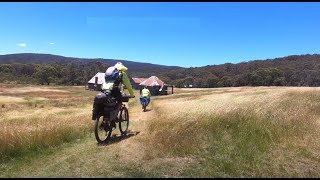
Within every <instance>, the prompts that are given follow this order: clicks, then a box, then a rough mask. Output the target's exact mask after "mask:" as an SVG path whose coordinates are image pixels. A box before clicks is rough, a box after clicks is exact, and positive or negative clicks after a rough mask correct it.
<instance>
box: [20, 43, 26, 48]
mask: <svg viewBox="0 0 320 180" xmlns="http://www.w3.org/2000/svg"><path fill="white" fill-rule="evenodd" d="M18 46H21V47H27V44H26V43H20V44H18Z"/></svg>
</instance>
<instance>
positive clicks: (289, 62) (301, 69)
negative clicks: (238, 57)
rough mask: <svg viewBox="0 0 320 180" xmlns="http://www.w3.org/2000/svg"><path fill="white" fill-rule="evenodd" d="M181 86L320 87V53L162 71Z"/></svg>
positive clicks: (164, 76)
mask: <svg viewBox="0 0 320 180" xmlns="http://www.w3.org/2000/svg"><path fill="white" fill-rule="evenodd" d="M161 76H162V77H163V78H166V81H168V82H170V83H173V84H175V85H176V86H178V87H183V86H184V85H192V86H193V87H232V86H320V55H319V54H313V55H310V54H307V55H292V56H287V57H281V58H275V59H267V60H254V61H249V62H242V63H238V64H231V63H226V64H222V65H210V66H205V67H196V68H187V69H179V70H175V71H171V72H166V73H162V74H161Z"/></svg>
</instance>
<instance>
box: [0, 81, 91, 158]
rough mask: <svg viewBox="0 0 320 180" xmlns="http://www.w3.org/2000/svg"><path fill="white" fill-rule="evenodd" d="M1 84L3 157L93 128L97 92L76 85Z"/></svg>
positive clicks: (48, 145) (39, 147)
mask: <svg viewBox="0 0 320 180" xmlns="http://www.w3.org/2000/svg"><path fill="white" fill-rule="evenodd" d="M17 86H19V87H17ZM55 88H57V87H41V86H30V87H25V88H24V87H20V85H3V84H2V85H1V92H2V93H1V96H0V104H4V107H2V108H1V109H0V111H1V115H0V154H1V157H2V159H3V158H6V157H15V156H17V155H19V154H23V153H24V152H28V151H33V150H37V149H42V148H46V147H50V146H55V145H59V144H62V143H64V142H68V141H71V140H73V139H76V138H79V137H81V136H83V135H85V134H86V133H88V132H91V131H92V127H93V123H92V121H90V120H91V112H92V111H91V110H92V102H91V101H88V100H89V99H90V100H93V97H94V95H95V94H96V92H90V91H88V92H83V89H82V88H81V89H80V88H79V87H58V88H61V89H55Z"/></svg>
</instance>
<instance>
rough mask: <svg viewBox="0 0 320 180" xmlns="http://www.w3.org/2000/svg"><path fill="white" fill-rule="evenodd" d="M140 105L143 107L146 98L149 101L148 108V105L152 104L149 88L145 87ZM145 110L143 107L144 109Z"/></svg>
mask: <svg viewBox="0 0 320 180" xmlns="http://www.w3.org/2000/svg"><path fill="white" fill-rule="evenodd" d="M140 95H141V96H140V103H141V105H142V103H143V101H144V98H146V100H147V104H146V106H148V104H149V103H150V97H151V93H150V91H149V89H148V88H147V86H145V87H144V88H143V89H142V91H141V94H140ZM142 109H143V107H142Z"/></svg>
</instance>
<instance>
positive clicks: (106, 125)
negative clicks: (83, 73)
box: [92, 92, 134, 143]
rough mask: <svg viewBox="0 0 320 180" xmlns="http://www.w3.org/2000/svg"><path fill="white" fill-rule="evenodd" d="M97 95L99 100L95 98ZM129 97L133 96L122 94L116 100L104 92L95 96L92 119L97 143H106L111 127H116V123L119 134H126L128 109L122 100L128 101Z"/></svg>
mask: <svg viewBox="0 0 320 180" xmlns="http://www.w3.org/2000/svg"><path fill="white" fill-rule="evenodd" d="M97 97H98V99H99V100H96V99H97ZM129 98H134V97H131V96H127V95H124V96H122V97H121V99H120V101H117V100H116V99H115V98H113V97H111V96H110V94H108V93H106V92H104V93H99V94H98V95H97V96H96V98H95V102H94V104H93V114H92V120H95V128H94V134H95V138H96V140H97V141H98V143H107V142H108V141H109V140H110V136H111V133H112V131H113V129H116V123H119V130H120V132H121V135H126V134H127V132H128V127H129V111H128V109H127V107H126V106H125V104H123V102H129ZM97 101H99V102H97Z"/></svg>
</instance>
